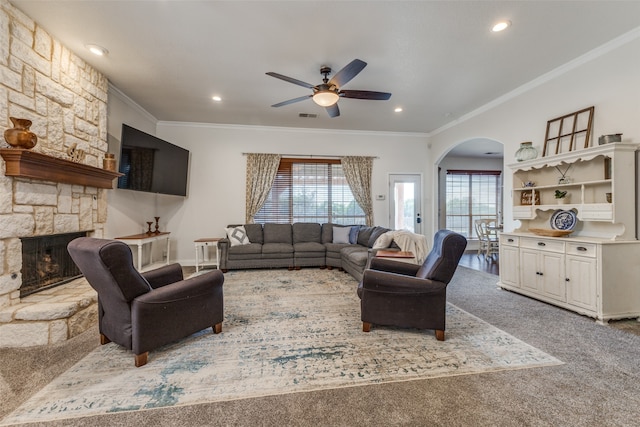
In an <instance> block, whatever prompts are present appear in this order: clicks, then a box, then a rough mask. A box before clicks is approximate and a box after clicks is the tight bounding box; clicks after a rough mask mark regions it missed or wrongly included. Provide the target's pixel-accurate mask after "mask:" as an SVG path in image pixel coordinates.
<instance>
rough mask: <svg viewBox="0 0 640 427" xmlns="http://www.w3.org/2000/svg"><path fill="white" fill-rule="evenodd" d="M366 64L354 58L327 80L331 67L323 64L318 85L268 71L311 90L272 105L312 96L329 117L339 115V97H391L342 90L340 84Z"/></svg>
mask: <svg viewBox="0 0 640 427" xmlns="http://www.w3.org/2000/svg"><path fill="white" fill-rule="evenodd" d="M366 66H367V63H366V62H364V61H361V60H359V59H354V60H353V61H351V62H350V63H349V64H347V65H346V66H345V67H344V68H343V69H341V70H340V71H338V72H337V73H336V74H335V75H334V76H333V77H332V78H331V80H329V77H328V76H329V74H331V68H330V67H327V66H323V67H321V68H320V74H322V75H323V76H324V78H323V79H322V83H320V84H319V85H312V84H310V83H306V82H303V81H301V80H297V79H294V78H292V77H287V76H283V75H282V74H278V73H273V72H268V73H266V74H267V75H269V76H271V77H275V78H277V79H281V80H284V81H285V82H289V83H293V84H296V85H299V86H304V87H306V88H309V89H311V90H313V93H312V94H311V95H305V96H300V97H298V98H293V99H289V100H287V101H282V102H279V103H277V104H273V105H272V107H282V106H283V105H289V104H293V103H294V102H299V101H304V100H305V99H309V98H312V99H313V101H314V102H315V103H316V104H318V105H319V106H321V107H324V108H325V109H326V110H327V113H329V117H338V116H339V115H340V109H339V108H338V100H339V99H340V98H354V99H370V100H374V101H386V100H387V99H389V98H390V97H391V94H390V93H387V92H373V91H369V90H342V89H341V88H342V86H344V85H345V84H347V83H348V82H349V81H350V80H351V79H353V78H354V77H355V76H357V75H358V73H360V71H362V70H363V69H364V67H366Z"/></svg>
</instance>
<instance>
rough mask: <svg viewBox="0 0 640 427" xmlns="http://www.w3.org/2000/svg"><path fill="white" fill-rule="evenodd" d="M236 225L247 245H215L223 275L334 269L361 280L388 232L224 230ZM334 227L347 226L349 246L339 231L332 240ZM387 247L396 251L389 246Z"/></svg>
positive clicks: (292, 227)
mask: <svg viewBox="0 0 640 427" xmlns="http://www.w3.org/2000/svg"><path fill="white" fill-rule="evenodd" d="M240 226H242V227H244V231H245V232H246V238H247V239H248V242H246V240H245V241H243V242H242V244H235V245H232V244H231V241H230V240H229V238H224V239H222V240H220V241H219V242H218V251H219V254H220V269H221V270H222V271H223V272H226V271H228V270H238V269H247V268H279V267H280V268H282V267H287V268H289V269H294V268H296V269H297V268H301V267H327V268H333V267H336V268H340V269H344V270H345V271H347V272H348V273H349V274H351V275H352V276H353V277H355V278H356V279H357V280H361V279H362V274H363V272H364V270H365V268H366V266H367V263H368V262H369V260H370V259H371V257H372V256H373V255H374V254H375V251H376V250H377V248H376V249H373V246H374V243H375V242H376V240H377V239H378V237H380V236H381V235H382V234H384V233H386V232H387V231H389V229H388V228H384V227H365V226H345V225H338V224H331V223H325V224H318V223H308V222H298V223H294V224H274V223H267V224H264V225H262V224H237V225H229V227H228V230H229V229H232V228H235V227H240ZM334 227H337V228H340V229H343V228H345V227H348V228H349V231H350V232H351V233H349V234H350V237H351V239H352V240H351V241H353V243H346V242H344V234H345V233H346V231H342V230H339V231H340V232H338V231H337V232H336V237H337V235H338V234H340V237H341V238H340V239H334ZM352 227H357V229H353V228H352ZM334 242H335V243H334ZM391 247H392V248H395V249H398V247H397V246H396V245H395V244H393V243H392V246H391Z"/></svg>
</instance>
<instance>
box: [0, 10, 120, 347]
mask: <svg viewBox="0 0 640 427" xmlns="http://www.w3.org/2000/svg"><path fill="white" fill-rule="evenodd" d="M0 75H2V76H3V78H2V81H1V82H0V95H2V96H0V134H2V133H4V130H5V129H6V128H7V127H9V126H10V121H9V117H19V118H26V119H29V120H31V121H32V122H33V125H32V126H31V131H33V132H34V133H35V134H36V135H37V136H38V143H37V145H36V146H35V147H34V148H33V149H32V150H31V152H33V153H38V154H41V155H46V156H48V157H50V158H55V159H60V160H65V161H66V160H68V159H69V155H68V150H69V149H70V148H71V147H75V148H77V149H79V150H82V151H83V152H84V153H85V154H86V156H85V158H84V159H83V160H82V162H81V163H82V164H83V165H82V167H80V169H82V168H85V167H88V166H90V167H93V170H98V169H99V168H100V167H101V166H102V158H103V157H104V154H105V153H106V152H107V149H108V145H107V102H108V99H107V98H108V97H107V91H108V84H109V83H108V80H107V78H106V77H105V76H104V75H102V74H101V73H99V72H97V70H95V69H94V68H93V67H91V66H90V65H89V64H87V63H86V62H85V61H83V60H82V59H81V58H80V57H78V56H77V55H76V54H75V53H74V52H72V51H71V50H69V49H68V48H67V47H66V46H64V45H62V44H61V43H60V42H59V41H58V40H56V39H54V38H53V37H51V36H50V35H49V33H48V32H47V31H46V30H45V29H44V28H42V27H40V26H39V25H38V23H37V22H35V21H33V20H32V19H31V18H30V17H29V16H27V15H25V14H24V13H22V12H21V11H20V10H18V9H17V8H15V7H14V6H13V5H12V4H11V3H9V1H7V0H0ZM5 147H7V146H6V145H3V146H2V148H5ZM53 163H54V164H56V165H58V164H60V162H59V161H54V162H53ZM62 165H63V166H62V169H68V164H67V163H64V162H63V163H62ZM7 166H8V163H7V161H4V160H0V347H27V346H35V345H46V344H53V343H56V342H60V341H64V340H67V339H69V338H71V337H73V336H74V335H77V334H78V333H80V332H82V331H84V330H86V329H87V328H88V327H89V326H91V325H94V324H95V323H96V322H97V320H96V318H97V296H96V293H95V291H94V290H93V289H92V288H91V287H90V286H89V285H88V284H87V283H86V281H85V280H84V279H77V280H74V281H73V282H69V283H67V284H64V285H61V286H58V287H55V288H51V289H47V290H45V291H43V292H40V293H36V294H32V295H29V296H26V297H24V298H21V297H20V291H19V288H20V285H21V283H22V273H21V269H22V247H21V241H20V238H22V237H32V236H42V235H51V234H60V233H69V232H78V231H90V230H92V231H91V235H92V236H95V237H103V236H104V228H105V224H106V221H107V192H108V191H109V190H108V189H107V188H105V187H102V188H101V187H99V186H97V185H92V184H90V183H87V182H81V181H75V182H65V181H64V180H56V179H51V178H44V177H40V178H39V179H36V178H33V177H25V176H22V177H20V176H6V175H5V173H6V172H7ZM55 167H57V166H55ZM42 169H43V170H47V169H52V168H51V167H47V166H43V167H42ZM100 170H101V168H100Z"/></svg>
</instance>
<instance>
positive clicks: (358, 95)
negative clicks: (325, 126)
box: [339, 90, 391, 101]
mask: <svg viewBox="0 0 640 427" xmlns="http://www.w3.org/2000/svg"><path fill="white" fill-rule="evenodd" d="M339 94H340V96H342V97H344V98H354V99H371V100H374V101H386V100H387V99H389V98H391V94H390V93H388V92H373V91H370V90H341V91H340V93H339Z"/></svg>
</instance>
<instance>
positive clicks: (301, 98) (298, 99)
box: [272, 95, 313, 107]
mask: <svg viewBox="0 0 640 427" xmlns="http://www.w3.org/2000/svg"><path fill="white" fill-rule="evenodd" d="M312 96H313V95H305V96H299V97H298V98H293V99H289V100H288V101H282V102H278V103H277V104H273V105H272V107H282V106H283V105H289V104H293V103H294V102H300V101H304V100H305V99H309V98H311V97H312Z"/></svg>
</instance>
